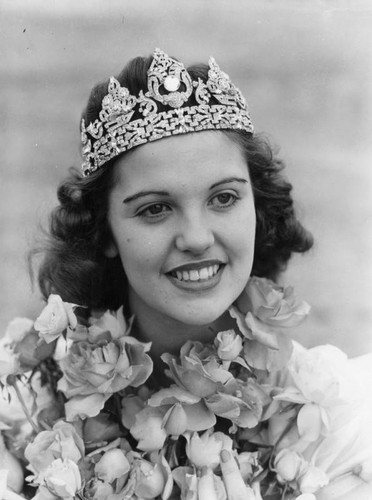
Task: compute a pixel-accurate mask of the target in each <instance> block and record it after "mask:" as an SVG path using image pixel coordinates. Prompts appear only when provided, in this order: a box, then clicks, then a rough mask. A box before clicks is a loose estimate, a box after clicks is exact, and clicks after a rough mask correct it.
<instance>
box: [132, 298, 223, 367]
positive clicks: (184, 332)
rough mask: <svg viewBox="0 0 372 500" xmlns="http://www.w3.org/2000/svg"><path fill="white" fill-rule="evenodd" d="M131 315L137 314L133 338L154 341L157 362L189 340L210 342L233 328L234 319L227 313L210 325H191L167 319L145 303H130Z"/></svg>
mask: <svg viewBox="0 0 372 500" xmlns="http://www.w3.org/2000/svg"><path fill="white" fill-rule="evenodd" d="M130 310H131V313H132V314H134V316H135V319H134V335H135V336H136V338H138V340H141V341H142V342H151V343H152V346H151V355H152V358H153V359H154V361H156V360H158V359H159V358H160V356H161V355H162V354H163V353H165V352H169V353H171V354H176V353H177V352H179V350H180V348H181V347H182V345H183V344H184V343H185V342H187V341H188V340H194V341H197V340H198V341H201V342H211V341H213V339H214V338H215V336H216V334H217V332H219V331H222V330H227V329H229V328H232V327H233V324H232V319H231V317H230V315H229V314H228V313H227V312H226V313H225V314H224V315H223V316H222V317H220V318H218V319H217V320H216V321H214V322H213V323H211V324H207V325H189V324H185V323H181V322H179V321H177V320H175V319H173V318H170V317H167V316H164V315H162V314H160V313H159V312H157V311H154V310H153V309H150V308H149V307H148V306H146V304H144V303H143V302H142V303H140V304H139V303H138V302H137V303H136V305H135V307H133V304H131V303H130Z"/></svg>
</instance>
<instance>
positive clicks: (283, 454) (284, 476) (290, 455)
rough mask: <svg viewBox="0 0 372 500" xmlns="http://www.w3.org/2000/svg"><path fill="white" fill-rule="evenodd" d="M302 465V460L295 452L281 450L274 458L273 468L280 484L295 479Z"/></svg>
mask: <svg viewBox="0 0 372 500" xmlns="http://www.w3.org/2000/svg"><path fill="white" fill-rule="evenodd" d="M303 464H304V459H303V458H302V457H301V455H299V454H298V453H296V452H295V451H292V450H289V449H283V450H281V451H280V452H279V453H278V454H277V455H276V457H275V461H274V468H275V470H276V474H277V477H278V480H279V481H280V482H281V483H286V482H290V481H293V480H294V479H296V478H297V476H298V474H299V472H300V471H301V468H302V466H303Z"/></svg>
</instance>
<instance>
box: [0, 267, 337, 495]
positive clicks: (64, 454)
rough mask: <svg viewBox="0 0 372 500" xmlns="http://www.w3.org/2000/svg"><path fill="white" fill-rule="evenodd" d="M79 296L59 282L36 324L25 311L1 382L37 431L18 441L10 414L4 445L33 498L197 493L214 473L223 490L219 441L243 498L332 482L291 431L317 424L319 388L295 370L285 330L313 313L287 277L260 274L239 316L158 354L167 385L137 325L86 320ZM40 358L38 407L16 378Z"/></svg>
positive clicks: (34, 386)
mask: <svg viewBox="0 0 372 500" xmlns="http://www.w3.org/2000/svg"><path fill="white" fill-rule="evenodd" d="M77 308H78V306H77V305H74V304H69V303H66V302H63V301H62V299H61V298H60V297H59V296H58V295H51V296H50V297H49V300H48V304H47V305H46V307H45V308H44V310H43V312H42V313H41V315H40V316H39V317H38V319H37V320H36V322H35V323H34V324H32V325H31V324H30V322H29V320H24V319H23V320H19V319H18V320H15V321H14V322H13V324H11V325H10V328H9V329H8V332H7V335H6V336H5V338H4V340H3V347H4V348H5V349H6V350H7V353H8V358H7V359H6V362H7V364H6V365H5V368H4V365H3V367H2V371H1V373H0V374H1V375H2V380H3V381H4V380H5V379H6V382H5V383H4V384H3V385H4V387H6V388H7V390H9V391H10V392H11V391H13V392H14V391H15V393H16V395H17V396H18V399H19V400H20V401H21V404H22V406H23V409H24V410H25V413H26V415H27V418H28V421H29V429H28V432H29V433H30V434H29V436H30V437H31V442H29V444H27V446H26V447H25V448H24V446H23V447H22V445H21V441H22V439H24V434H22V433H23V432H24V429H23V430H22V429H21V428H18V429H17V428H16V427H17V426H14V425H13V427H12V429H11V432H9V433H8V435H9V437H8V442H7V444H8V446H9V448H10V450H11V452H12V455H13V456H17V457H19V458H20V459H21V461H23V462H24V463H25V464H27V469H28V470H29V471H30V472H31V475H30V476H28V478H27V482H28V484H30V485H32V486H34V487H36V488H37V491H36V494H35V493H34V491H33V492H32V493H30V488H26V490H27V491H26V494H28V495H29V496H33V495H34V496H33V498H34V500H56V499H58V498H64V499H65V498H66V499H73V498H79V499H81V500H83V499H87V500H88V499H89V500H119V499H120V500H123V499H124V500H125V499H128V500H129V499H145V498H146V499H155V498H162V499H163V500H168V499H172V498H181V500H186V499H187V500H192V499H195V500H197V499H198V498H201V496H200V495H201V493H200V492H201V491H202V488H203V481H205V480H206V477H207V478H208V480H209V481H212V482H213V485H214V492H215V497H214V498H215V499H226V491H225V487H224V484H223V481H222V479H221V471H220V455H221V451H222V450H228V451H229V452H230V453H232V454H233V455H234V457H235V459H236V461H237V463H238V465H239V469H240V472H241V475H242V477H243V480H244V482H245V484H246V490H247V498H252V499H257V500H258V499H260V498H265V499H284V498H286V499H287V498H288V499H290V498H303V499H304V500H305V498H315V497H314V496H313V497H310V496H306V495H307V492H308V491H310V493H311V490H313V491H316V490H317V489H319V488H321V487H322V486H324V485H326V484H327V482H328V478H327V476H326V474H324V473H322V472H321V471H320V470H316V468H314V467H313V466H312V465H311V463H310V462H308V461H306V460H304V459H303V458H302V457H300V455H299V454H298V452H297V451H293V450H291V449H290V447H289V444H288V443H289V442H293V440H294V441H296V440H297V441H301V439H300V438H305V441H306V440H307V439H308V438H309V436H308V435H307V434H306V433H308V432H313V433H314V432H315V433H316V432H317V431H312V430H309V426H307V422H308V421H309V418H310V419H312V423H314V418H315V416H314V415H315V414H314V412H313V406H314V401H312V399H311V396H309V395H307V396H306V394H305V392H306V391H304V390H302V391H301V384H300V383H296V381H295V380H294V379H293V372H292V375H291V371H290V370H289V369H288V362H289V360H290V358H291V355H292V351H293V342H292V341H291V340H290V339H289V338H288V336H287V334H286V333H285V330H286V329H287V328H288V327H293V326H296V325H298V324H299V323H300V322H301V321H302V320H303V319H304V318H305V317H306V315H307V314H308V312H309V306H308V305H307V304H306V303H305V302H300V301H298V300H297V299H296V297H295V296H294V294H293V290H292V289H291V288H285V289H283V288H281V287H279V286H277V285H275V284H274V283H273V282H272V281H270V280H267V279H264V278H255V277H253V278H251V279H250V280H249V282H248V285H247V287H246V289H245V291H244V293H243V294H242V295H241V297H239V299H238V301H237V302H236V303H235V304H234V305H233V306H232V307H231V308H230V314H231V316H232V317H233V318H234V319H235V323H236V326H235V328H234V329H231V330H227V331H222V332H218V333H217V334H216V337H215V340H214V342H213V343H209V344H202V343H201V342H197V341H188V342H186V344H185V345H184V346H183V347H182V348H181V351H180V353H179V355H178V356H174V355H171V354H168V353H166V354H163V355H162V356H161V359H162V360H163V362H164V363H165V366H166V369H165V373H166V375H167V377H168V378H169V386H167V387H162V388H158V387H156V386H155V385H154V383H153V382H154V381H153V379H152V376H151V374H152V371H153V362H152V360H151V358H150V356H149V354H148V352H149V350H150V343H143V342H140V341H138V340H137V339H136V338H134V337H132V336H131V334H130V333H131V330H132V322H131V321H130V322H129V323H128V322H126V320H125V318H124V316H123V312H122V308H121V309H119V310H118V311H116V312H112V311H106V312H104V313H96V314H94V315H92V316H91V317H90V318H89V319H88V320H82V319H81V318H80V319H79V320H78V316H77V315H76V314H75V312H76V309H77ZM0 366H1V365H0ZM30 369H31V370H32V371H31V375H28V376H27V384H28V388H29V389H30V390H31V392H32V395H33V400H34V404H33V407H31V410H30V406H27V402H25V401H24V397H23V396H22V391H21V390H20V388H19V380H22V382H23V383H24V381H25V377H26V375H25V374H26V373H29V371H30ZM43 398H44V399H43ZM311 412H313V413H311ZM316 418H318V420H319V421H320V423H322V421H323V423H324V421H325V417H324V414H322V415H318V416H317V417H316ZM322 419H323V420H322ZM315 427H316V428H317V429H318V434H317V435H315V436H311V442H316V441H317V440H318V439H320V435H321V432H322V429H320V430H319V426H318V427H317V426H315ZM30 430H31V432H30ZM4 432H5V431H4ZM306 442H308V441H306ZM298 457H300V459H298V460H297V458H298ZM0 468H1V467H0ZM206 470H207V473H206V472H205V471H206ZM314 471H315V472H314ZM308 483H309V485H310V487H308ZM311 494H312V493H311ZM198 495H199V496H198ZM203 500H204V499H203Z"/></svg>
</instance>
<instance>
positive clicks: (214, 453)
mask: <svg viewBox="0 0 372 500" xmlns="http://www.w3.org/2000/svg"><path fill="white" fill-rule="evenodd" d="M186 439H187V444H186V455H187V457H188V458H189V460H190V462H191V463H192V464H193V465H195V467H197V468H201V467H204V466H206V467H208V468H210V469H212V470H214V469H215V468H216V467H217V466H218V465H219V463H220V453H221V451H222V449H230V450H231V449H232V440H231V438H230V437H229V436H227V435H226V434H224V433H222V432H213V431H212V430H208V431H205V432H204V433H203V434H202V435H201V436H199V434H198V433H197V432H194V433H193V434H192V435H190V434H186Z"/></svg>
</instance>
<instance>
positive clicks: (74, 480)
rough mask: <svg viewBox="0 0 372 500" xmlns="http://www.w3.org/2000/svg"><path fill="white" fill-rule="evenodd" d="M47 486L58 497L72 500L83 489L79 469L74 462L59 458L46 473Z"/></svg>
mask: <svg viewBox="0 0 372 500" xmlns="http://www.w3.org/2000/svg"><path fill="white" fill-rule="evenodd" d="M44 481H45V485H46V487H47V488H48V490H49V491H50V492H51V493H53V495H56V496H57V497H60V498H63V499H66V500H67V499H68V500H72V499H73V498H75V495H76V493H77V492H78V491H79V490H80V488H81V477H80V472H79V468H78V466H77V465H76V463H75V462H74V461H73V460H70V459H68V458H67V459H65V460H62V459H60V458H57V459H56V460H54V461H53V462H52V463H51V464H50V466H49V467H48V468H47V470H46V471H45V475H44Z"/></svg>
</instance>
